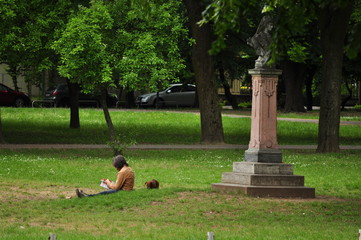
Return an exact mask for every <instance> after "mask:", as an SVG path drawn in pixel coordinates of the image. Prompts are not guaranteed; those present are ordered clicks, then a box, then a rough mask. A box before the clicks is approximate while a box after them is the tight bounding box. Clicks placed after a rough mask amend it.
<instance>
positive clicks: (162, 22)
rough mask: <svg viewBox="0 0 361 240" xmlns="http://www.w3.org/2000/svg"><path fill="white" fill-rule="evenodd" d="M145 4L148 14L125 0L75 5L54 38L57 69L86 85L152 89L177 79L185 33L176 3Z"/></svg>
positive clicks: (181, 66)
mask: <svg viewBox="0 0 361 240" xmlns="http://www.w3.org/2000/svg"><path fill="white" fill-rule="evenodd" d="M146 5H147V6H148V8H147V11H148V12H147V14H144V12H142V11H140V9H139V8H137V6H139V5H138V4H136V3H133V2H131V1H127V0H117V1H109V2H105V3H104V2H103V1H91V5H90V7H80V10H79V12H77V13H76V14H74V15H73V16H72V17H71V18H70V20H69V22H68V24H67V26H66V28H65V29H64V31H63V32H62V33H61V34H60V38H59V40H57V41H56V42H55V43H54V44H53V48H54V49H55V50H56V51H57V52H58V53H59V54H60V57H61V60H60V62H61V66H60V67H59V72H60V74H61V75H63V76H65V77H67V78H69V79H71V81H73V82H78V83H81V84H83V85H86V88H88V90H91V88H93V87H94V86H97V85H101V84H105V85H108V84H119V85H120V86H122V87H125V88H127V89H131V90H136V89H140V88H141V89H145V88H150V89H153V90H154V89H156V88H158V87H162V85H167V84H168V83H169V82H170V81H175V80H177V74H178V73H179V72H180V71H181V70H182V69H183V68H184V67H185V65H184V63H183V60H182V58H181V56H180V50H179V47H178V43H179V41H180V40H181V39H183V38H184V37H185V36H186V34H187V31H186V29H185V28H184V26H183V24H184V19H183V18H182V17H181V16H179V8H180V4H179V3H177V2H167V1H164V2H163V1H159V2H156V3H149V4H146ZM114 76H119V77H117V79H115V78H114Z"/></svg>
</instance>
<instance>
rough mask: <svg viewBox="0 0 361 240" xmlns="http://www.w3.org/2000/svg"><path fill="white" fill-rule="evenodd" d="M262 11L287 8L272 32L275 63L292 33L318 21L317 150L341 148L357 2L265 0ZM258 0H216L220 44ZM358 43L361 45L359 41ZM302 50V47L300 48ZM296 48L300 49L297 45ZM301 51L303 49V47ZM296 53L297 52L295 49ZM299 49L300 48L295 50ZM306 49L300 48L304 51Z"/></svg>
mask: <svg viewBox="0 0 361 240" xmlns="http://www.w3.org/2000/svg"><path fill="white" fill-rule="evenodd" d="M261 4H263V6H264V8H263V11H265V12H268V13H269V14H275V15H277V11H278V10H282V11H284V14H283V16H284V17H287V18H282V19H278V21H277V24H276V25H275V26H276V28H275V29H274V33H273V44H272V46H271V49H272V55H273V57H272V59H271V62H273V63H275V62H276V61H277V59H278V58H279V56H282V55H283V53H284V52H287V48H288V47H289V38H290V36H295V35H299V36H300V35H304V33H305V31H306V30H307V28H306V27H305V26H306V24H308V23H310V22H311V21H313V20H316V21H317V22H318V27H319V30H320V35H319V37H320V41H321V46H322V47H321V53H322V67H321V76H322V81H321V110H320V121H319V137H318V148H317V151H318V152H337V151H339V123H340V85H341V81H342V59H343V50H344V40H345V36H346V33H347V27H348V23H349V20H350V16H351V13H352V11H353V10H354V6H355V2H354V1H353V0H346V1H331V0H329V1H321V0H307V1H296V2H295V1H290V0H281V1H279V0H277V1H275V0H264V1H262V2H261ZM256 5H257V1H243V0H237V1H214V2H213V3H212V4H211V6H210V8H212V9H213V10H212V12H211V14H210V16H211V17H210V18H211V20H213V21H215V22H216V33H217V34H218V36H219V44H218V46H223V45H224V40H223V37H222V34H223V33H225V32H226V31H227V29H230V28H238V27H239V24H238V21H236V19H238V18H239V16H242V15H244V12H245V11H247V10H245V9H252V8H254V7H255V6H256ZM357 46H358V44H357ZM298 49H299V48H298ZM296 50H297V48H296ZM301 50H302V49H301ZM293 52H294V51H293ZM296 52H297V51H296ZM302 52H303V51H300V53H301V54H302Z"/></svg>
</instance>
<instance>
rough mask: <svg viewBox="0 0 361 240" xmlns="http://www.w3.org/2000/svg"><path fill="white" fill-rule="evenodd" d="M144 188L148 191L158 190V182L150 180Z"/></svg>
mask: <svg viewBox="0 0 361 240" xmlns="http://www.w3.org/2000/svg"><path fill="white" fill-rule="evenodd" d="M145 186H147V188H148V189H152V188H159V182H158V181H157V180H155V179H152V180H150V181H148V182H146V183H145Z"/></svg>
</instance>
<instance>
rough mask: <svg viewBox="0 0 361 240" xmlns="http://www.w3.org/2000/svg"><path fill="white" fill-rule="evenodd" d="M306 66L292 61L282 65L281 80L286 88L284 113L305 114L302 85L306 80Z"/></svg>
mask: <svg viewBox="0 0 361 240" xmlns="http://www.w3.org/2000/svg"><path fill="white" fill-rule="evenodd" d="M306 70H307V69H306V65H305V64H302V63H296V62H292V61H289V60H288V61H285V62H284V64H283V79H284V84H285V88H286V102H285V107H284V111H285V112H305V106H304V101H303V84H304V82H305V78H306V73H307V71H306Z"/></svg>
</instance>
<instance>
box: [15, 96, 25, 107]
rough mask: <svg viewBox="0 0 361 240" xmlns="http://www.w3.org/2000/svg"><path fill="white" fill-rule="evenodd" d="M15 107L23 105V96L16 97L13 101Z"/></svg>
mask: <svg viewBox="0 0 361 240" xmlns="http://www.w3.org/2000/svg"><path fill="white" fill-rule="evenodd" d="M14 106H15V107H24V106H25V100H24V99H23V98H17V99H15V102H14Z"/></svg>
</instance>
